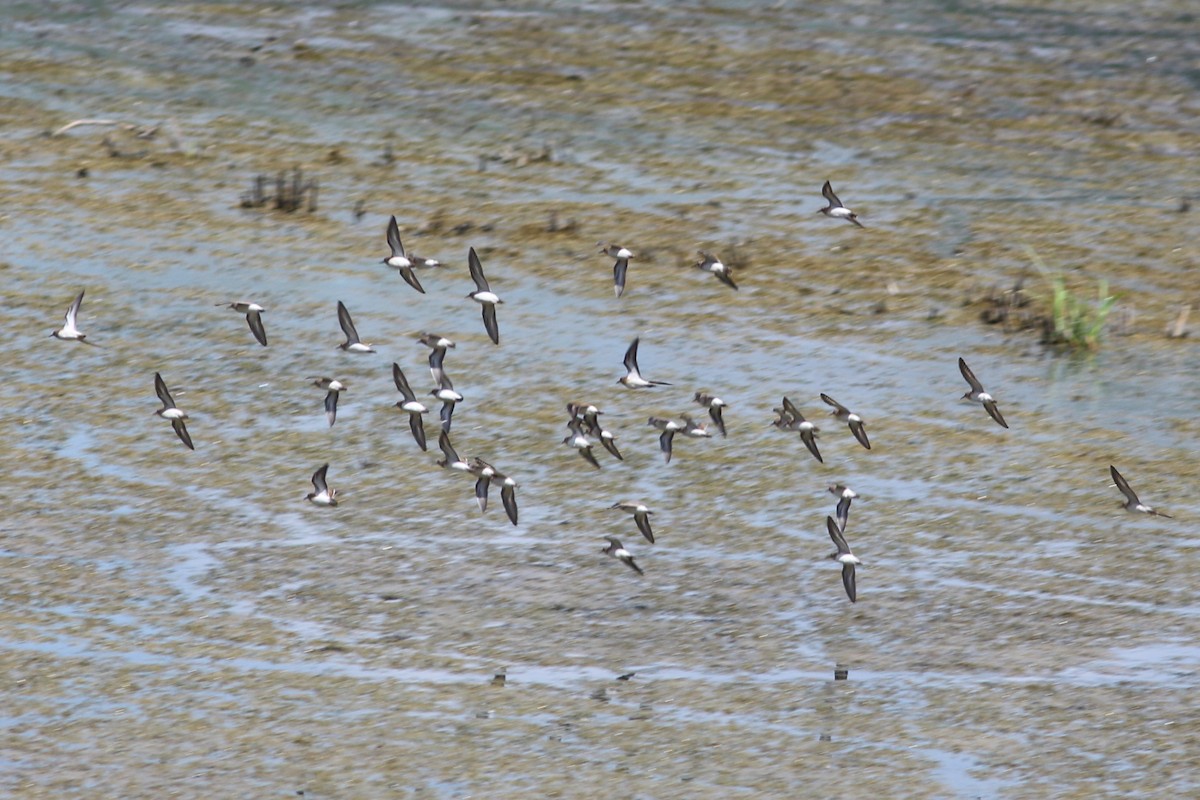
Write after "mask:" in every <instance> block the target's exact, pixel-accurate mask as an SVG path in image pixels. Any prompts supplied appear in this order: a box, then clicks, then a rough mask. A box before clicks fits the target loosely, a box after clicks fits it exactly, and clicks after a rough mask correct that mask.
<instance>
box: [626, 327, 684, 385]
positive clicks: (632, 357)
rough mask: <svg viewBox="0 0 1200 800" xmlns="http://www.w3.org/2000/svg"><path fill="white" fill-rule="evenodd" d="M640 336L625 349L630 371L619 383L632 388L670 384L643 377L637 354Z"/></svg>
mask: <svg viewBox="0 0 1200 800" xmlns="http://www.w3.org/2000/svg"><path fill="white" fill-rule="evenodd" d="M639 341H641V339H640V337H639V338H637V339H634V340H633V343H632V344H630V345H629V349H628V350H626V351H625V369H626V370H627V371H628V372H627V374H626V375H625V377H624V378H621V379H620V380H618V381H617V383H620V384H624V385H625V386H627V387H628V388H630V389H646V388H648V387H650V386H670V385H671V384H669V383H667V382H666V381H648V380H646V379H645V378H643V377H642V372H641V370H640V369H638V363H637V354H638V342H639Z"/></svg>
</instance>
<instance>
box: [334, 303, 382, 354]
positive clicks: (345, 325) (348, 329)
mask: <svg viewBox="0 0 1200 800" xmlns="http://www.w3.org/2000/svg"><path fill="white" fill-rule="evenodd" d="M337 314H338V325H341V326H342V333H344V334H346V341H344V342H342V343H341V344H339V345H338V347H340V348H341V349H343V350H345V351H346V352H348V353H374V352H375V348H373V347H371V345H370V344H368V343H366V342H363V341H362V340H361V339H359V338H358V330H357V329H356V328H355V327H354V320H352V319H350V312H349V311H347V310H346V304H345V303H343V302H342V301H341V300H338V305H337Z"/></svg>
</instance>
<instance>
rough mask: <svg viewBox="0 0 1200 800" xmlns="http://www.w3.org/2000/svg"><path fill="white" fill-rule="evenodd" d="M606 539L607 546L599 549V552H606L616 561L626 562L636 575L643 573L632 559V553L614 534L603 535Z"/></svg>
mask: <svg viewBox="0 0 1200 800" xmlns="http://www.w3.org/2000/svg"><path fill="white" fill-rule="evenodd" d="M604 538H605V539H607V540H608V547H605V548H603V549H601V551H600V552H601V553H607V554H608V555H610V556H612V557H613V558H615V559H617V560H618V561H620V562H622V563H624V564H627V565H628V566H629V568H630V569H631V570H633V571H634V572H636V573H637V574H638V575H644V574H645V573H644V572H642V568H641V567H639V566H638V565H637V564H636V563H634V560H633V554H632V553H630V552H629V551H628V550H626V549H625V548H624V547H622V546H621V540H620V539H618V538H617V537H615V536H605V537H604Z"/></svg>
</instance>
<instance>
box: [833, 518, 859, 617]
mask: <svg viewBox="0 0 1200 800" xmlns="http://www.w3.org/2000/svg"><path fill="white" fill-rule="evenodd" d="M825 527H826V528H827V529H828V530H829V538H830V539H832V540H833V545H834V547H836V548H837V552H834V553H830V554H829V557H830V558H831V559H833V560H834V561H837V562H838V563H840V564H841V565H842V586H845V587H846V596H847V597H849V598H850V602H851V603H854V602H857V601H858V588H857V586H856V585H855V580H854V565H855V564H861V563H862V562H861V561H859V560H858V556H856V555H854V553H851V552H850V545H848V544H846V536H845V534H843V533H842V529H841V528H839V527H838V524H837V520H835V519H834V518H833V517H826V518H825Z"/></svg>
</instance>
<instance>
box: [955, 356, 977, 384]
mask: <svg viewBox="0 0 1200 800" xmlns="http://www.w3.org/2000/svg"><path fill="white" fill-rule="evenodd" d="M958 371H959V372H961V373H962V376H963V378H965V379H966V381H967V383H969V384H971V389H972V391H976V392H982V391H983V384H982V383H980V382H979V379H978V378H976V377H975V373H974V372H972V371H971V368H970V367H968V366H967V362H966V361H964V360H963V359H962V358H961V357H960V358H959V359H958Z"/></svg>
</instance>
